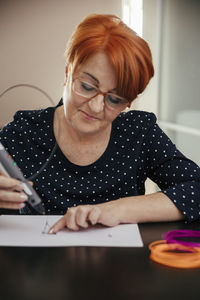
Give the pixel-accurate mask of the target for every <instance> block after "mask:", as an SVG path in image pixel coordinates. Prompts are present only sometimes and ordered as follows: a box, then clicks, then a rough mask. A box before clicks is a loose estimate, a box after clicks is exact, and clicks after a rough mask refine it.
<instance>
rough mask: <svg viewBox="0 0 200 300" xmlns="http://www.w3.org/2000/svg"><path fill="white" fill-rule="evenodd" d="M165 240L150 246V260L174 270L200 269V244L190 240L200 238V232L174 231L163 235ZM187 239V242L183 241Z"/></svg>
mask: <svg viewBox="0 0 200 300" xmlns="http://www.w3.org/2000/svg"><path fill="white" fill-rule="evenodd" d="M163 238H164V239H165V240H160V241H156V242H153V243H151V244H150V245H149V249H150V251H151V254H150V259H152V260H153V261H155V262H157V263H160V264H163V265H166V266H169V267H174V268H182V269H190V268H200V243H198V242H190V241H188V239H191V238H200V231H196V230H174V231H169V232H167V233H165V234H164V235H163ZM183 238H184V239H185V238H187V241H185V240H183Z"/></svg>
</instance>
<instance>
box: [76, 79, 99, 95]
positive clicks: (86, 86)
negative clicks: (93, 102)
mask: <svg viewBox="0 0 200 300" xmlns="http://www.w3.org/2000/svg"><path fill="white" fill-rule="evenodd" d="M73 90H74V92H75V93H77V94H78V95H80V96H83V97H85V98H92V97H94V96H95V95H96V93H97V89H96V88H95V87H94V86H93V85H91V84H90V83H87V82H85V81H83V80H81V79H78V78H77V79H75V80H74V82H73Z"/></svg>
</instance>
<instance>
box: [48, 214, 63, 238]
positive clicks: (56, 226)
mask: <svg viewBox="0 0 200 300" xmlns="http://www.w3.org/2000/svg"><path fill="white" fill-rule="evenodd" d="M65 217H66V215H64V216H63V217H62V218H61V219H60V220H58V221H57V222H56V224H54V225H53V226H52V227H51V228H50V230H49V233H50V234H53V233H57V232H58V231H59V230H61V229H63V228H64V227H65V226H66V220H65Z"/></svg>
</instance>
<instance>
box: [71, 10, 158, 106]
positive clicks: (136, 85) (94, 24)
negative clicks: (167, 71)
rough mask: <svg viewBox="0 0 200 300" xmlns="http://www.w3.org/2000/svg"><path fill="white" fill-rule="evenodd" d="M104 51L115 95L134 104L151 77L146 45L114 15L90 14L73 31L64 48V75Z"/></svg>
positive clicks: (151, 66) (151, 65)
mask: <svg viewBox="0 0 200 300" xmlns="http://www.w3.org/2000/svg"><path fill="white" fill-rule="evenodd" d="M102 51H104V52H105V53H106V54H107V55H108V57H109V58H110V61H111V63H112V64H113V66H114V69H115V71H116V75H117V92H118V94H119V95H120V96H122V97H124V98H126V99H128V100H129V102H131V101H133V100H134V99H135V98H136V97H137V96H138V94H140V93H142V92H143V91H144V89H145V87H146V86H147V84H148V82H149V80H150V79H151V77H153V75H154V68H153V64H152V55H151V51H150V49H149V46H148V44H147V42H146V41H145V40H144V39H142V38H141V37H139V36H138V35H137V34H136V33H135V32H134V31H133V30H132V29H130V28H129V27H128V26H126V25H125V24H124V23H123V22H122V21H121V19H120V18H118V17H117V16H114V15H97V14H94V15H89V16H88V17H86V18H85V19H84V20H83V21H82V22H81V23H80V24H79V25H78V26H77V28H76V30H75V32H74V33H73V34H72V36H71V38H70V40H69V41H68V44H67V48H66V52H65V54H66V72H67V70H68V66H69V65H70V64H72V66H73V71H74V70H75V69H76V68H77V66H79V65H80V64H82V63H84V62H85V61H86V60H87V59H88V58H89V57H91V56H92V55H94V54H95V53H97V52H102Z"/></svg>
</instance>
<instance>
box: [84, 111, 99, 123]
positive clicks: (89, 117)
mask: <svg viewBox="0 0 200 300" xmlns="http://www.w3.org/2000/svg"><path fill="white" fill-rule="evenodd" d="M81 113H82V115H83V117H84V118H85V119H87V120H91V121H97V120H99V118H97V117H95V116H92V115H90V114H88V113H86V112H85V111H81Z"/></svg>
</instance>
